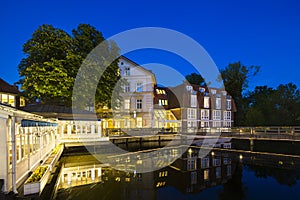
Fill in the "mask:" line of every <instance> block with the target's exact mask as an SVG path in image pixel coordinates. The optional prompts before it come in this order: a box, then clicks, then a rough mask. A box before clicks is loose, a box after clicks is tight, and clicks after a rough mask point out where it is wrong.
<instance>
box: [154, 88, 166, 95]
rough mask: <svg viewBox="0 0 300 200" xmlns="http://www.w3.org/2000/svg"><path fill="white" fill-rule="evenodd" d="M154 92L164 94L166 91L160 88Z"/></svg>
mask: <svg viewBox="0 0 300 200" xmlns="http://www.w3.org/2000/svg"><path fill="white" fill-rule="evenodd" d="M156 94H166V91H165V90H161V89H156Z"/></svg>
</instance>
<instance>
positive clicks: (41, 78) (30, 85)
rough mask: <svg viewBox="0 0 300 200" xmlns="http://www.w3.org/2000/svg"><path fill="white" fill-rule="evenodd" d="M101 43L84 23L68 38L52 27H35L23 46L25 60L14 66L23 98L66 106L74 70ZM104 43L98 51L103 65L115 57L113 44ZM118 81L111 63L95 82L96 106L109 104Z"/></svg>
mask: <svg viewBox="0 0 300 200" xmlns="http://www.w3.org/2000/svg"><path fill="white" fill-rule="evenodd" d="M103 41H104V38H103V36H102V33H101V32H99V31H97V30H96V29H95V28H94V27H92V26H90V25H88V24H79V25H78V27H77V28H76V29H74V30H73V31H72V35H69V34H68V33H66V32H65V31H63V30H61V29H59V28H54V27H53V26H52V25H42V26H40V27H38V29H37V30H36V31H35V32H34V33H33V35H32V38H31V39H29V40H28V41H27V42H26V43H25V44H24V45H23V51H24V53H25V55H26V57H25V58H23V59H22V60H21V62H20V64H19V66H18V68H19V73H20V77H21V78H20V83H21V84H22V90H24V94H25V96H26V97H27V98H28V99H29V101H36V100H37V99H38V100H40V101H41V102H42V103H51V104H62V105H67V106H70V105H71V103H72V90H73V85H74V81H75V79H76V76H77V72H78V69H79V68H80V66H81V64H82V63H83V61H84V59H85V58H86V57H87V56H88V54H89V53H90V51H92V50H93V49H94V48H95V47H96V46H97V45H98V44H100V43H101V42H103ZM105 44H106V46H105V47H106V48H102V49H101V52H98V53H99V54H98V55H99V57H100V58H101V59H102V60H101V61H102V62H105V58H108V57H110V56H111V57H114V58H116V57H118V54H119V48H118V47H117V46H116V44H114V43H113V42H106V43H105ZM91 73H93V72H91ZM94 73H96V71H94ZM95 77H96V76H95ZM119 78H120V76H119V69H118V66H117V62H116V61H114V62H113V63H112V64H111V65H110V66H109V67H108V68H107V70H106V71H105V73H104V74H103V76H102V78H101V80H100V81H99V84H98V87H97V91H96V98H95V99H96V105H97V106H103V105H108V106H109V105H110V100H111V96H112V91H113V89H114V86H115V83H116V82H117V81H118V80H119Z"/></svg>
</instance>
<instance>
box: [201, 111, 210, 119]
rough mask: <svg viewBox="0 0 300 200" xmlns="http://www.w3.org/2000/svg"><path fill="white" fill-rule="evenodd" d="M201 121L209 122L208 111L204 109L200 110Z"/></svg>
mask: <svg viewBox="0 0 300 200" xmlns="http://www.w3.org/2000/svg"><path fill="white" fill-rule="evenodd" d="M201 119H202V120H209V110H206V109H202V110H201Z"/></svg>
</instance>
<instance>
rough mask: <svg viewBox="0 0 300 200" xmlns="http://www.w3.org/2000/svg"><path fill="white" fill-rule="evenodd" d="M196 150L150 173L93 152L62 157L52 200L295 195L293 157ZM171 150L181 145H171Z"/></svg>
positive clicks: (296, 171)
mask: <svg viewBox="0 0 300 200" xmlns="http://www.w3.org/2000/svg"><path fill="white" fill-rule="evenodd" d="M198 151H199V148H191V150H189V151H187V152H185V153H184V154H183V155H182V156H181V157H180V158H179V159H177V160H176V161H175V162H173V163H171V164H170V165H169V166H167V167H163V168H161V169H160V170H157V171H154V172H148V173H135V172H133V173H129V172H124V171H119V170H115V169H113V168H111V167H110V166H108V165H106V164H103V163H99V161H98V160H97V159H95V158H94V157H93V156H91V155H77V156H68V157H64V158H63V159H62V162H63V167H62V170H61V174H60V180H59V185H58V192H57V196H56V199H78V200H81V199H84V200H86V199H109V200H113V199H200V198H201V199H222V200H227V199H230V200H232V199H270V197H272V198H273V199H279V197H282V198H284V197H289V198H285V199H291V198H296V197H297V196H298V195H299V191H300V190H299V189H300V184H299V178H300V171H299V169H300V168H299V166H300V159H299V158H297V157H286V156H275V155H272V154H255V153H246V154H245V153H244V154H243V155H242V154H241V153H240V152H236V151H231V152H230V151H227V150H221V149H214V150H213V151H212V152H211V153H210V154H209V155H208V156H206V157H204V158H199V155H198ZM174 152H180V148H179V147H174ZM123 157H124V156H120V158H119V160H120V159H122V158H123ZM153 160H155V158H153ZM160 162H162V161H160V159H159V158H157V162H155V163H154V164H156V165H159V164H161V165H162V166H164V164H165V163H160ZM121 163H122V162H121ZM137 164H138V163H137ZM140 164H143V163H140ZM152 164H153V163H152ZM123 167H124V168H127V167H134V166H129V165H126V164H125V165H124V166H123Z"/></svg>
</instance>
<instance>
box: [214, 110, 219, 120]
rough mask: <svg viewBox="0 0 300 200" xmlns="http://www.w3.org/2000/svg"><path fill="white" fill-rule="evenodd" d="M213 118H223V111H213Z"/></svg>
mask: <svg viewBox="0 0 300 200" xmlns="http://www.w3.org/2000/svg"><path fill="white" fill-rule="evenodd" d="M213 120H221V111H220V110H214V111H213Z"/></svg>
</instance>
